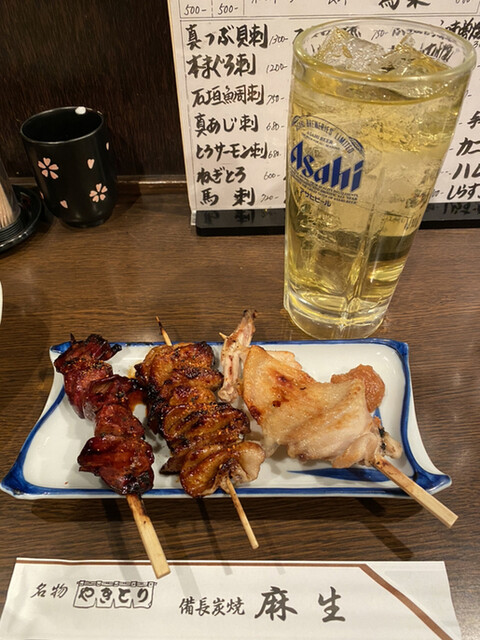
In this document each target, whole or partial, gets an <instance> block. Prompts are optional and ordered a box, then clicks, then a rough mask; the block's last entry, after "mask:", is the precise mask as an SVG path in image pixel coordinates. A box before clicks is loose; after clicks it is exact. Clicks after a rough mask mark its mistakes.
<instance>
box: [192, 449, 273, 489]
mask: <svg viewBox="0 0 480 640" xmlns="http://www.w3.org/2000/svg"><path fill="white" fill-rule="evenodd" d="M264 460H265V453H264V451H263V449H262V448H261V447H260V446H259V445H258V444H256V443H255V442H248V441H243V442H237V443H235V444H232V445H231V446H229V447H225V446H224V445H223V444H215V443H213V444H209V445H205V446H204V447H200V448H198V449H193V450H192V451H190V452H189V453H188V455H187V456H186V458H185V461H184V463H183V466H182V470H181V472H180V480H181V483H182V486H183V488H184V489H185V491H186V492H187V493H188V494H189V495H190V496H192V497H193V498H197V497H200V496H206V495H209V494H210V493H213V492H214V491H216V490H217V489H218V488H219V487H220V488H222V489H223V490H224V491H228V489H227V487H226V485H225V482H226V480H227V479H230V480H231V482H232V483H233V484H234V485H237V484H243V483H245V482H251V481H252V480H255V478H256V477H257V476H258V470H259V468H260V465H261V464H262V462H263V461H264Z"/></svg>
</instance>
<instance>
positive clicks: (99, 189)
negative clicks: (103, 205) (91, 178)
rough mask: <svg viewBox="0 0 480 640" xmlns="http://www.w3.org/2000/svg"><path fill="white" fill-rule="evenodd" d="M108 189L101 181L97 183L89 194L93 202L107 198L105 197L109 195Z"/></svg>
mask: <svg viewBox="0 0 480 640" xmlns="http://www.w3.org/2000/svg"><path fill="white" fill-rule="evenodd" d="M107 191H108V189H107V187H106V186H105V185H104V184H102V183H101V182H99V183H98V184H97V185H95V189H92V190H91V191H90V193H89V195H90V198H91V199H92V200H93V202H98V201H99V200H105V198H106V197H107V196H106V195H105V193H106V192H107Z"/></svg>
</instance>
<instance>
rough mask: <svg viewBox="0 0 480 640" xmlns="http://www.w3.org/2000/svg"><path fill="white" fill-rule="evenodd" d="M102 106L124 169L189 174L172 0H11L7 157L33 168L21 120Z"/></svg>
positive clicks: (1, 133)
mask: <svg viewBox="0 0 480 640" xmlns="http://www.w3.org/2000/svg"><path fill="white" fill-rule="evenodd" d="M65 105H85V106H89V107H93V108H96V109H99V110H100V111H102V112H103V113H104V114H105V116H106V118H107V122H108V124H109V126H110V129H111V132H112V143H113V148H114V150H115V154H116V157H117V165H118V173H119V175H165V174H172V175H183V174H184V173H185V169H184V163H183V152H182V145H181V134H180V122H179V116H178V102H177V94H176V87H175V72H174V66H173V56H172V45H171V38H170V25H169V18H168V9H167V1H166V0H1V1H0V158H1V159H2V161H3V163H4V164H5V166H6V169H7V172H8V174H9V176H10V177H11V178H13V179H14V178H15V176H20V177H28V176H31V174H32V172H31V170H30V168H29V166H28V162H27V158H26V155H25V151H24V149H23V144H22V141H21V138H20V135H19V127H20V124H21V123H22V122H23V121H24V120H25V119H26V118H27V117H28V116H30V115H32V114H33V113H36V112H38V111H43V110H45V109H50V108H53V107H57V106H65Z"/></svg>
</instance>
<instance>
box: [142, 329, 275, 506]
mask: <svg viewBox="0 0 480 640" xmlns="http://www.w3.org/2000/svg"><path fill="white" fill-rule="evenodd" d="M135 368H136V371H137V377H138V378H139V380H141V382H142V383H143V384H144V385H146V388H147V408H148V410H147V424H148V426H149V428H150V429H151V430H152V431H153V432H154V433H159V434H160V435H162V436H163V437H164V438H165V440H166V442H167V444H168V447H169V449H170V453H171V455H170V457H169V459H168V460H167V462H166V463H165V464H164V465H163V466H162V468H161V472H162V473H179V476H180V482H181V484H182V487H183V488H184V490H185V491H186V493H188V494H189V495H191V496H192V497H199V496H205V495H208V494H210V493H213V492H214V491H215V490H216V489H217V488H218V487H220V486H226V485H225V483H226V481H227V479H229V478H230V479H231V480H233V481H237V482H246V481H250V480H253V479H254V478H256V477H257V475H258V472H259V468H260V464H261V462H263V460H264V458H265V455H264V452H263V449H262V448H261V447H260V446H259V445H257V444H255V443H246V442H244V441H243V438H244V435H245V434H246V433H248V432H249V431H250V422H249V419H248V417H247V416H246V414H245V413H244V412H243V411H241V410H240V409H236V408H234V407H232V406H231V405H229V404H227V403H223V402H221V403H219V402H217V400H216V395H215V391H216V390H218V389H219V388H220V386H221V384H222V382H223V376H222V374H221V373H220V372H219V371H218V370H217V369H216V368H215V366H214V353H213V350H212V348H211V347H210V346H209V345H208V344H207V343H206V342H199V343H193V344H192V343H179V344H176V345H170V344H166V345H162V346H160V347H154V348H153V349H151V351H150V352H149V353H148V354H147V356H146V358H145V360H144V361H143V362H142V363H140V364H138V365H136V366H135Z"/></svg>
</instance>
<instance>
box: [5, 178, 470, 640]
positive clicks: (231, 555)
mask: <svg viewBox="0 0 480 640" xmlns="http://www.w3.org/2000/svg"><path fill="white" fill-rule="evenodd" d="M479 257H480V228H473V229H421V230H420V231H419V232H418V234H417V236H416V239H415V242H414V246H413V249H412V251H411V254H410V257H409V259H408V262H407V265H406V268H405V271H404V273H403V275H402V278H401V281H400V284H399V286H398V288H397V291H396V294H395V296H394V299H393V301H392V303H391V306H390V309H389V311H388V314H387V317H386V319H385V321H384V323H383V325H382V326H381V327H380V329H379V330H378V331H377V333H376V334H375V335H376V336H378V337H384V338H392V339H395V340H400V341H405V342H407V343H409V346H410V364H411V375H412V382H413V389H414V394H415V404H416V413H417V418H418V423H419V426H420V430H421V434H422V438H423V441H424V444H425V447H426V449H427V451H428V453H429V456H430V457H431V459H432V460H433V461H434V463H435V464H436V465H437V466H438V467H439V468H440V469H441V470H442V471H443V472H445V473H448V474H449V475H451V476H452V477H453V485H452V486H451V487H450V488H448V489H446V490H445V491H442V492H441V493H440V494H438V495H437V497H439V498H440V499H441V501H442V502H443V503H444V504H446V505H447V506H448V507H450V508H451V509H452V510H453V511H455V512H456V513H457V514H458V516H459V519H458V521H457V522H456V524H455V525H454V526H453V528H452V529H447V528H446V527H445V526H444V525H442V524H441V523H440V522H439V521H438V520H436V519H435V518H434V517H433V516H431V515H430V514H429V513H427V512H426V511H425V510H423V509H422V508H420V507H419V506H418V505H417V504H416V503H415V502H414V501H412V500H410V499H407V500H400V499H357V498H350V497H347V498H302V499H293V498H288V499H287V498H285V499H284V498H275V499H257V498H251V499H247V500H245V501H244V507H245V510H246V512H247V515H248V517H249V520H250V522H251V525H252V527H253V530H254V532H255V534H256V536H257V539H258V541H259V543H260V548H259V549H258V550H257V551H253V550H252V549H251V548H250V546H249V544H248V542H247V539H246V537H245V534H244V531H243V529H242V527H241V526H240V524H239V521H238V519H237V516H236V512H235V510H234V508H233V506H232V504H231V501H230V500H229V499H228V498H226V499H221V500H215V499H205V500H197V501H196V500H193V499H190V498H188V499H173V500H159V499H150V500H149V499H148V498H146V499H145V503H146V506H147V510H148V513H149V515H150V517H151V519H152V521H153V523H154V526H155V528H156V530H157V533H158V535H159V537H160V539H161V542H162V545H163V548H164V550H165V553H166V555H167V557H168V558H169V559H172V560H173V559H186V560H193V559H218V560H228V559H232V560H253V559H261V560H263V559H264V560H277V559H278V560H280V559H285V560H324V561H331V560H365V561H369V560H370V561H373V560H388V561H404V562H409V561H422V560H441V561H445V563H446V568H447V572H448V575H449V579H450V584H451V590H452V597H453V602H454V606H455V609H456V613H457V616H458V620H459V624H460V627H461V630H462V634H463V635H462V637H463V640H473V639H474V638H480V608H479V602H480V553H479V543H478V541H479V539H480V519H479V517H478V493H479V491H478V487H479V483H480V473H479V466H480V463H479V461H480V393H479V389H480V367H479V361H480V340H479V336H480V329H479V325H480V277H479V265H480V261H479ZM0 281H1V282H2V285H3V294H4V308H3V317H2V321H1V325H0V410H1V413H0V421H1V423H0V424H1V426H0V433H1V438H0V476H1V477H2V478H3V477H4V475H5V474H6V473H7V471H8V470H9V468H10V467H11V465H12V464H13V463H14V461H15V459H16V456H17V454H18V452H19V450H20V447H21V446H22V444H23V442H24V440H25V438H26V436H27V435H28V433H29V432H30V430H31V428H32V427H33V425H34V424H35V422H36V420H37V419H38V417H39V415H40V413H41V411H42V409H43V407H44V404H45V401H46V399H47V395H48V392H49V389H50V385H51V382H52V376H53V372H52V366H51V364H50V360H49V355H48V349H49V346H50V345H52V344H56V343H59V342H63V341H65V340H68V338H69V336H70V333H73V334H74V335H75V336H76V337H77V338H83V337H86V335H88V334H89V333H91V332H98V333H101V334H103V335H104V336H105V337H107V338H108V339H109V340H112V341H115V340H119V341H155V340H158V339H159V336H158V328H157V324H156V321H155V317H156V316H159V317H160V318H161V320H162V322H163V324H164V326H165V327H166V328H167V330H168V332H169V334H170V336H171V338H172V340H173V341H178V340H182V341H188V340H209V341H217V340H218V339H219V335H218V334H219V331H222V332H229V331H231V330H232V329H233V328H234V327H235V325H236V324H237V322H238V320H239V318H240V316H241V313H242V311H243V309H245V308H247V307H250V308H255V309H256V310H257V312H258V318H257V322H256V326H257V331H256V334H255V339H258V340H260V341H261V340H280V341H287V340H302V339H307V336H306V335H305V334H303V333H302V332H301V331H300V330H299V329H297V328H296V327H295V326H293V325H292V324H291V322H290V321H289V319H288V317H287V315H286V313H285V311H284V310H283V307H282V286H283V284H282V281H283V237H282V236H281V235H268V236H237V237H200V236H198V235H197V234H196V232H195V230H194V229H192V228H191V227H190V224H189V208H188V203H187V197H186V194H185V192H184V191H183V190H181V189H179V190H170V191H168V190H166V191H162V192H157V193H155V192H153V191H150V192H149V191H148V190H146V191H144V192H143V193H142V192H138V193H136V194H135V193H133V192H131V193H124V194H123V195H122V197H121V199H120V201H119V204H118V205H117V207H116V210H115V212H114V214H113V216H112V217H111V219H110V220H109V221H108V222H106V223H105V224H104V225H102V226H100V227H97V228H93V229H83V230H78V229H71V228H67V227H66V226H64V225H63V224H62V223H61V222H59V221H58V220H56V219H55V220H53V221H51V222H50V223H47V222H45V223H42V224H41V226H40V227H39V228H38V229H37V231H36V233H35V234H34V235H33V236H32V237H31V238H29V239H28V240H27V241H25V242H24V243H22V244H21V245H19V246H18V247H17V248H16V249H14V250H11V251H9V252H7V253H4V254H1V255H0ZM0 545H1V553H0V609H1V608H2V607H3V603H4V601H5V597H6V593H7V588H8V584H9V580H10V576H11V573H12V569H13V567H14V563H15V559H16V558H17V557H19V556H27V557H38V558H66V559H72V560H75V559H87V558H88V559H91V558H114V559H144V558H145V552H144V549H143V546H142V543H141V541H140V539H139V536H138V533H137V530H136V527H135V524H134V522H133V520H132V517H131V514H130V511H129V508H128V506H127V504H126V501H125V500H124V499H120V498H119V499H114V500H99V499H85V500H83V499H80V500H66V499H63V500H61V499H48V500H47V499H45V500H33V501H30V500H15V499H14V498H12V497H11V496H9V495H7V494H5V493H3V492H1V494H0Z"/></svg>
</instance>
